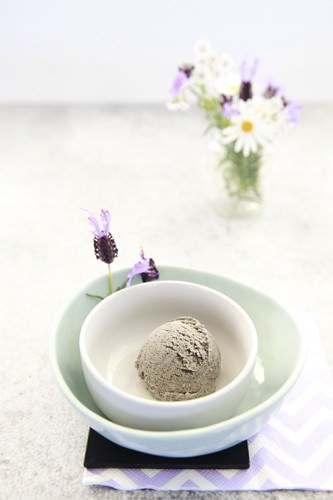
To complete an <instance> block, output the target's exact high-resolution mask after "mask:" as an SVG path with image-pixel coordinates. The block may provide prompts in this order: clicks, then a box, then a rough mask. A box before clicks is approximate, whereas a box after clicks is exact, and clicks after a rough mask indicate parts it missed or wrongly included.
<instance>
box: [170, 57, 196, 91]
mask: <svg viewBox="0 0 333 500" xmlns="http://www.w3.org/2000/svg"><path fill="white" fill-rule="evenodd" d="M193 69H194V66H192V65H191V64H184V65H183V66H180V67H179V68H178V73H177V76H176V78H175V79H174V81H173V83H172V86H171V89H170V94H171V95H172V96H176V95H177V94H178V93H179V91H180V90H181V89H182V87H183V86H184V83H185V82H186V80H188V78H190V77H191V74H192V72H193Z"/></svg>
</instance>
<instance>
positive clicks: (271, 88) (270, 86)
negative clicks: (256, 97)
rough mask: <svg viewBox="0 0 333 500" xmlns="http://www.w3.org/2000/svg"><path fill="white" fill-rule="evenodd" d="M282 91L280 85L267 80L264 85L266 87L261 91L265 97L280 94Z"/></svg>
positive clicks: (268, 97)
mask: <svg viewBox="0 0 333 500" xmlns="http://www.w3.org/2000/svg"><path fill="white" fill-rule="evenodd" d="M282 92H283V90H282V87H281V85H277V84H275V83H273V82H272V81H268V83H267V85H266V89H265V90H264V92H263V96H264V97H266V98H267V99H270V98H272V97H275V96H277V95H281V94H282Z"/></svg>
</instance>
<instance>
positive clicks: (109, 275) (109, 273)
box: [108, 264, 113, 295]
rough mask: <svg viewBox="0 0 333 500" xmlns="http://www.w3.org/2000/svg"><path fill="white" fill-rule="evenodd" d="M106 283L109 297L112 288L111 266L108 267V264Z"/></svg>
mask: <svg viewBox="0 0 333 500" xmlns="http://www.w3.org/2000/svg"><path fill="white" fill-rule="evenodd" d="M108 281H109V292H110V295H111V293H112V289H113V286H112V274H111V266H110V264H108Z"/></svg>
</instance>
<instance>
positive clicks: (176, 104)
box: [166, 94, 190, 111]
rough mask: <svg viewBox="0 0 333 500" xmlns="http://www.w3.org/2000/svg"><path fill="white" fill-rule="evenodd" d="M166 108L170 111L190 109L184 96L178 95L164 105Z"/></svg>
mask: <svg viewBox="0 0 333 500" xmlns="http://www.w3.org/2000/svg"><path fill="white" fill-rule="evenodd" d="M166 107H167V108H168V109H169V110H170V111H187V110H188V109H189V107H190V103H189V102H188V100H187V99H186V97H185V95H184V94H178V95H176V96H174V97H172V98H171V99H170V100H169V101H168V102H167V103H166Z"/></svg>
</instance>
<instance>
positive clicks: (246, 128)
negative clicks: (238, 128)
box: [242, 120, 253, 132]
mask: <svg viewBox="0 0 333 500" xmlns="http://www.w3.org/2000/svg"><path fill="white" fill-rule="evenodd" d="M242 130H243V132H252V130H253V123H252V122H250V121H249V120H244V121H243V122H242Z"/></svg>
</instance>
